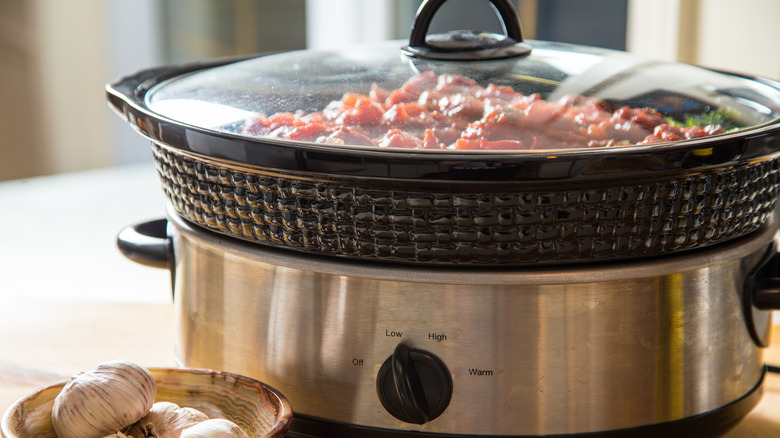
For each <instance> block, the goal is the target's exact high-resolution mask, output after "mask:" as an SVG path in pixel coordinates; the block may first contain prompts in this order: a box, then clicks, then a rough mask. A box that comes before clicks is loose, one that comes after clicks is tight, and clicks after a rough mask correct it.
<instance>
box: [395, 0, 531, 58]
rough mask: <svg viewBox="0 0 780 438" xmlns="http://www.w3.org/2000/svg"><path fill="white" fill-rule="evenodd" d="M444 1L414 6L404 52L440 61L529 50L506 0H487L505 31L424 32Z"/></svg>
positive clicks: (509, 55)
mask: <svg viewBox="0 0 780 438" xmlns="http://www.w3.org/2000/svg"><path fill="white" fill-rule="evenodd" d="M445 1H447V0H425V1H424V2H423V4H422V5H421V6H420V9H418V10H417V15H416V16H415V17H414V23H413V24H412V32H411V35H410V36H409V45H408V46H406V47H404V48H403V49H402V51H403V53H404V54H405V55H406V56H409V57H412V58H423V59H434V60H442V61H484V60H490V59H505V58H515V57H520V56H526V55H528V54H529V53H531V46H529V45H528V44H526V43H524V42H523V30H522V28H521V27H520V18H519V17H518V16H517V11H516V10H515V7H514V6H513V5H512V2H511V1H509V0H488V1H489V2H490V4H491V6H492V7H493V9H494V10H495V11H496V12H497V13H498V16H499V18H500V19H501V25H502V26H503V28H504V33H505V35H498V34H494V33H486V32H477V31H471V30H454V31H449V32H447V33H444V34H434V35H428V28H429V27H430V25H431V20H432V19H433V16H434V15H435V14H436V11H438V10H439V7H440V6H441V5H442V4H443V3H444V2H445Z"/></svg>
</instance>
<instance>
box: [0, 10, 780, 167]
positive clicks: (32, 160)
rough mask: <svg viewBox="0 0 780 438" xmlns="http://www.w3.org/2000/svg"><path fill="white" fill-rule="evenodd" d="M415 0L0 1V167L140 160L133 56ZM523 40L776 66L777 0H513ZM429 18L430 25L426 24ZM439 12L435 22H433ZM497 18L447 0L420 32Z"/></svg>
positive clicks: (269, 42)
mask: <svg viewBox="0 0 780 438" xmlns="http://www.w3.org/2000/svg"><path fill="white" fill-rule="evenodd" d="M419 4H420V0H132V1H128V0H68V1H61V0H0V131H1V132H2V134H3V135H2V137H0V180H11V179H19V178H28V177H32V176H38V175H51V174H57V173H62V172H73V171H79V170H86V169H95V168H104V167H111V166H120V165H124V164H130V163H137V162H142V161H151V156H150V152H149V149H148V146H147V145H146V143H145V141H144V140H143V139H141V138H140V136H138V135H137V134H135V133H134V132H132V130H131V129H130V128H129V127H128V126H127V125H126V124H125V123H124V122H123V121H122V120H120V119H119V117H116V116H115V115H114V114H112V113H111V112H110V111H109V110H108V108H107V106H106V104H105V97H104V91H103V90H104V86H105V84H106V83H108V82H112V81H114V80H115V79H116V78H118V77H119V76H121V75H124V74H129V73H132V72H134V71H136V70H138V69H141V68H145V67H150V66H155V65H161V64H175V63H184V62H189V61H194V60H202V59H207V58H214V57H221V56H230V55H237V54H252V53H263V52H271V51H280V50H292V49H302V48H308V47H324V46H338V45H343V44H353V43H363V42H370V41H376V40H385V39H395V38H408V33H409V29H410V24H411V21H412V18H413V17H414V13H415V11H416V9H417V7H418V6H419ZM515 4H516V6H517V8H518V11H519V13H520V18H521V20H522V24H523V27H524V31H525V33H526V37H527V38H529V39H543V40H552V41H564V42H573V43H580V44H587V45H594V46H601V47H608V48H615V49H620V50H628V51H632V52H637V53H642V54H646V55H649V56H652V57H655V58H662V59H667V60H676V61H682V62H689V63H694V64H700V65H704V66H708V67H715V68H721V69H728V70H731V71H738V72H745V73H751V74H756V75H762V76H767V77H770V78H774V79H780V49H778V47H777V45H776V44H777V41H780V26H778V25H777V19H778V18H779V17H780V2H778V1H777V0H742V1H740V2H733V1H730V0H590V1H587V2H585V1H580V0H515ZM437 23H439V24H437ZM440 23H447V25H446V27H443V26H442V24H440ZM456 28H458V29H479V30H489V31H496V32H498V31H500V26H499V24H498V19H497V18H496V17H495V15H494V14H493V12H492V11H491V10H490V8H489V7H487V4H486V3H485V2H484V1H483V0H451V1H449V2H447V3H446V4H445V5H444V6H443V7H442V8H441V10H440V12H439V14H437V15H436V19H435V20H434V23H433V25H432V28H431V31H434V32H435V31H443V30H451V29H456Z"/></svg>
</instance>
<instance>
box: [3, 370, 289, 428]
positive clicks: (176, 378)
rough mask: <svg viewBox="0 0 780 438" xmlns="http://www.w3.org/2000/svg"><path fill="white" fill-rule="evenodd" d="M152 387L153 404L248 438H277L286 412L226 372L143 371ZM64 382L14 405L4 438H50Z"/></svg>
mask: <svg viewBox="0 0 780 438" xmlns="http://www.w3.org/2000/svg"><path fill="white" fill-rule="evenodd" d="M148 370H149V372H151V373H152V375H153V376H154V380H155V382H156V384H157V395H156V397H155V402H160V401H167V402H172V403H176V404H177V405H179V406H181V407H191V408H195V409H198V410H199V411H202V412H203V413H204V414H206V415H208V416H209V417H212V418H226V419H228V420H230V421H232V422H234V423H236V424H237V425H238V426H239V427H240V428H241V429H242V430H243V431H244V432H245V433H246V434H247V436H248V437H249V438H272V437H280V438H281V437H283V436H284V434H285V433H286V432H287V429H288V428H289V427H290V422H291V421H292V408H291V407H290V403H289V402H288V401H287V399H286V398H285V397H284V395H282V394H281V393H279V392H278V391H277V390H275V389H274V388H271V387H270V386H268V385H266V384H264V383H262V382H259V381H257V380H254V379H251V378H249V377H244V376H240V375H237V374H232V373H228V372H220V371H212V370H203V369H192V368H148ZM66 383H67V381H62V382H58V383H55V384H53V385H50V386H47V387H45V388H41V389H39V390H37V391H35V392H33V393H31V394H28V395H26V396H24V397H22V398H21V399H19V400H17V401H16V402H15V403H14V404H13V405H11V406H10V407H9V408H8V410H7V411H6V412H5V414H4V415H3V418H2V420H0V431H1V432H2V434H1V435H0V436H3V437H5V438H55V437H56V436H57V435H56V434H55V433H54V427H53V426H52V423H51V410H52V406H53V405H54V399H55V398H56V397H57V394H59V393H60V391H61V390H62V388H63V387H64V386H65V384H66Z"/></svg>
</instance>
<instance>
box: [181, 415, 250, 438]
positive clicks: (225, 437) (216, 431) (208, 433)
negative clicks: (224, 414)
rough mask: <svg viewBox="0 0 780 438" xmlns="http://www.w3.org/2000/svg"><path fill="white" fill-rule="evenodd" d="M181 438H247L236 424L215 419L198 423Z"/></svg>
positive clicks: (186, 430) (185, 431)
mask: <svg viewBox="0 0 780 438" xmlns="http://www.w3.org/2000/svg"><path fill="white" fill-rule="evenodd" d="M181 438H247V436H246V434H245V433H244V431H243V430H241V428H240V427H238V425H236V423H233V422H232V421H230V420H225V419H224V418H214V419H211V420H206V421H203V422H201V423H198V424H196V425H194V426H192V427H190V428H188V429H185V430H184V432H182V433H181Z"/></svg>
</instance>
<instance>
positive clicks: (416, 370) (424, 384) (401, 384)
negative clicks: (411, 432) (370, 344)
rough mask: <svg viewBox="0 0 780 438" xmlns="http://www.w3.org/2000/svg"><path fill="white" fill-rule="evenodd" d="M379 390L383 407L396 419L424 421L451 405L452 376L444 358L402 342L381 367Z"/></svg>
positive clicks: (377, 386)
mask: <svg viewBox="0 0 780 438" xmlns="http://www.w3.org/2000/svg"><path fill="white" fill-rule="evenodd" d="M376 389H377V393H378V395H379V400H380V401H381V402H382V406H384V408H385V409H386V410H387V411H388V412H389V413H390V414H392V415H393V416H394V417H395V418H398V419H399V420H401V421H405V422H407V423H413V424H423V423H427V422H428V421H431V420H433V419H435V418H436V417H438V416H439V415H441V414H442V412H444V410H445V409H446V408H447V405H449V403H450V398H451V397H452V376H451V375H450V372H449V370H447V367H446V366H445V365H444V363H443V362H442V361H441V359H439V358H438V357H436V356H435V355H433V354H432V353H430V352H427V351H424V350H418V349H414V348H411V347H410V346H409V344H408V343H407V342H401V343H400V344H398V345H397V346H396V347H395V351H393V355H392V356H390V357H389V358H387V360H386V361H385V362H384V363H383V364H382V367H381V368H380V369H379V374H378V376H377V380H376Z"/></svg>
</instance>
